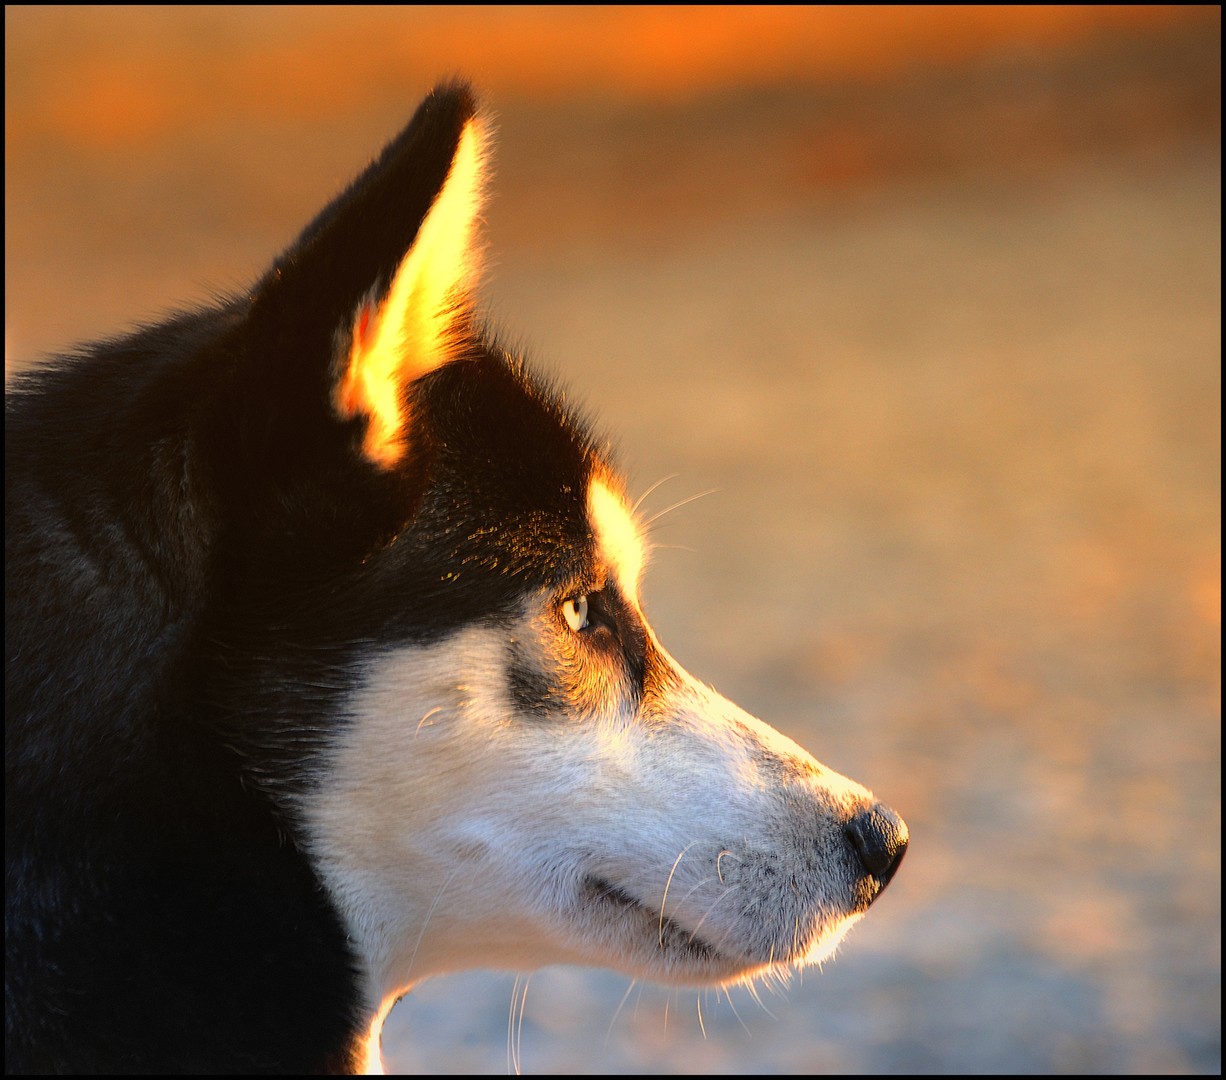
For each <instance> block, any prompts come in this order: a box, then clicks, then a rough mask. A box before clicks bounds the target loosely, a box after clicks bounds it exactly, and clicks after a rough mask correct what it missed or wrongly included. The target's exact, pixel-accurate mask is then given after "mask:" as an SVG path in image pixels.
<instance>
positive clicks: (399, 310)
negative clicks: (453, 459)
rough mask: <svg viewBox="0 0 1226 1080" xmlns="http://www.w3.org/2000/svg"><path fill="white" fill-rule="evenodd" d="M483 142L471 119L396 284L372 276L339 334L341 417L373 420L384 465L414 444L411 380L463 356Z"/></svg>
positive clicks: (370, 429) (374, 449)
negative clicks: (408, 413)
mask: <svg viewBox="0 0 1226 1080" xmlns="http://www.w3.org/2000/svg"><path fill="white" fill-rule="evenodd" d="M486 143H487V139H486V134H485V130H484V128H483V126H482V124H481V121H480V120H479V119H477V118H473V119H470V120H469V121H467V123H466V124H465V125H464V129H463V131H462V132H461V134H460V138H459V141H458V142H457V144H456V150H455V154H454V156H453V158H452V161H451V167H450V169H449V171H448V173H447V179H446V180H445V181H444V182H443V186H442V187H441V188H440V189H439V192H438V195H437V196H435V199H434V202H433V203H432V204H431V206H430V209H429V211H428V212H427V213H426V216H425V218H424V219H423V220H422V223H421V226H420V227H419V228H418V230H417V236H416V237H415V238H414V240H413V244H412V246H411V247H410V248H409V250H408V251H407V252H406V253H405V255H404V257H403V258H402V259H401V261H400V264H399V266H397V268H396V272H395V273H394V274H393V275H392V279H391V282H390V284H386V285H385V286H384V285H383V284H381V283H378V282H376V283H374V284H372V286H371V289H370V291H369V292H368V293H367V295H366V296H365V297H364V298H363V300H362V301H361V302H360V303H359V304H358V307H357V309H356V310H355V311H354V312H353V314H352V316H351V318H350V319H349V320H348V321H347V322H346V323H345V324H343V325H342V326H341V327H339V328H338V329H337V332H336V339H335V349H336V357H337V363H336V370H337V377H336V380H335V383H334V390H333V398H332V402H333V407H334V408H335V410H336V413H337V415H338V416H339V417H340V418H341V419H343V420H351V419H354V418H355V417H365V418H366V434H365V437H364V438H363V440H362V453H363V455H364V456H365V457H366V458H367V459H368V460H369V461H371V462H372V463H373V464H375V465H377V466H379V467H380V468H384V469H390V468H391V467H393V466H394V465H395V464H396V463H397V462H398V461H400V459H401V458H402V457H403V456H404V452H405V449H406V447H407V445H408V439H409V433H408V431H407V430H406V428H407V416H406V410H405V394H406V391H407V389H408V388H409V386H411V385H412V384H413V382H415V381H416V380H417V379H419V378H421V377H422V376H423V375H426V374H428V373H429V372H431V371H434V370H435V369H436V368H438V367H441V366H442V365H443V364H447V363H451V362H452V361H454V360H455V359H457V358H458V357H459V356H461V355H462V354H463V353H464V350H465V345H466V343H467V340H468V338H469V336H470V333H471V330H470V328H471V309H472V294H473V290H474V288H475V286H476V280H477V276H478V271H479V262H480V247H479V244H478V240H477V234H478V225H479V221H480V214H481V205H482V197H483V193H484V182H485V159H486Z"/></svg>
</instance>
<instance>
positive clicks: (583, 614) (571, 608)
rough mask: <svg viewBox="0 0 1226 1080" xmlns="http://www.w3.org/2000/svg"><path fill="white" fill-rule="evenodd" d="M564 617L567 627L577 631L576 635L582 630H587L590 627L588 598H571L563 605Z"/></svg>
mask: <svg viewBox="0 0 1226 1080" xmlns="http://www.w3.org/2000/svg"><path fill="white" fill-rule="evenodd" d="M562 615H563V616H564V617H565V619H566V625H567V626H569V627H570V628H571V629H572V630H573V631H575V633H576V634H577V633H578V632H579V631H580V630H583V629H585V628H586V627H587V626H588V621H587V597H586V596H574V597H571V599H569V600H567V601H566V602H565V603H564V604H563V605H562Z"/></svg>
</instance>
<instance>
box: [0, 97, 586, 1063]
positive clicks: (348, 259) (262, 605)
mask: <svg viewBox="0 0 1226 1080" xmlns="http://www.w3.org/2000/svg"><path fill="white" fill-rule="evenodd" d="M475 107H476V106H475V103H474V101H473V98H472V96H471V94H470V93H469V91H468V90H467V89H466V88H464V87H462V86H451V87H443V88H440V89H439V90H437V91H435V92H434V93H433V94H432V95H431V96H430V97H429V98H428V99H427V100H426V102H425V103H424V104H423V105H422V107H421V108H420V110H419V111H418V113H417V115H416V116H415V117H414V119H413V121H412V122H411V123H410V124H409V126H408V127H407V128H406V130H405V131H404V132H403V133H402V134H401V135H400V136H399V137H398V138H396V139H395V140H394V141H393V142H392V143H391V144H390V145H389V146H388V147H387V149H386V150H385V151H384V152H383V154H382V156H381V157H380V158H379V159H378V161H376V162H375V163H374V164H373V165H372V166H371V167H370V168H369V169H368V170H367V171H366V172H365V173H363V175H362V176H361V177H360V178H359V179H358V180H357V181H356V182H355V183H354V185H353V186H352V187H350V188H349V189H348V190H347V191H346V192H345V193H344V194H342V195H341V196H340V197H339V198H338V199H337V200H336V201H335V202H333V203H332V204H331V205H330V206H329V207H328V208H327V209H326V210H325V211H324V212H323V213H322V214H321V215H320V216H319V217H318V218H317V219H316V220H315V221H314V222H313V223H312V224H311V225H310V226H309V227H308V228H307V229H306V230H305V232H304V233H303V234H302V236H301V238H300V239H299V240H298V241H297V243H296V244H295V245H294V246H293V247H292V248H291V249H290V250H289V251H288V252H287V253H286V254H285V255H284V256H282V257H281V258H280V259H279V260H278V261H277V262H276V263H275V264H274V266H273V268H272V270H271V271H270V272H269V273H268V274H267V275H266V276H265V277H264V278H263V279H262V280H261V281H260V282H259V283H258V284H257V285H256V287H255V288H254V289H253V290H252V291H251V292H250V294H248V295H244V296H239V297H236V298H233V299H231V300H228V301H226V302H223V303H220V304H218V305H217V306H215V307H212V308H209V309H207V310H202V311H198V312H194V313H191V314H187V315H183V316H180V317H177V318H174V319H171V320H169V321H167V322H165V323H162V324H160V325H157V326H153V327H150V328H147V329H144V330H141V331H139V332H137V333H134V334H132V335H131V336H129V337H125V338H122V339H119V340H115V341H110V342H105V343H102V344H98V345H93V346H90V347H88V348H86V349H85V350H83V351H81V352H79V353H77V354H75V355H73V356H70V357H67V358H63V359H61V360H59V361H57V362H55V363H53V364H51V365H49V366H45V367H43V368H42V369H41V370H38V371H36V372H35V373H33V374H31V375H29V376H27V377H25V378H23V379H20V380H19V381H18V383H17V385H16V386H15V387H14V388H12V389H11V391H10V392H9V393H8V394H7V395H6V424H5V545H6V546H5V560H6V562H5V584H6V593H5V645H6V698H5V706H6V724H5V852H6V867H5V929H6V933H5V1022H6V1039H5V1066H6V1070H7V1071H10V1072H14V1071H16V1072H176V1071H199V1072H258V1071H289V1072H298V1073H305V1072H329V1071H332V1072H335V1071H346V1070H350V1069H352V1068H353V1067H354V1066H355V1065H356V1064H357V1060H356V1057H355V1054H356V1053H357V1051H358V1040H359V1039H360V1037H361V1036H363V1035H364V1034H365V1032H364V1025H365V1023H366V1022H367V1019H366V1018H364V1017H361V1016H360V1015H359V1013H358V1011H357V1006H358V987H357V982H356V974H355V958H354V957H353V956H352V955H351V953H350V950H349V947H348V945H347V943H346V938H345V933H344V930H343V928H342V926H341V922H340V919H339V917H338V915H337V913H336V911H335V910H334V909H333V907H332V906H331V904H330V902H329V900H328V898H327V897H326V895H325V893H324V891H323V889H322V887H321V885H320V882H319V880H318V879H317V877H316V875H315V872H314V871H313V869H312V867H311V865H310V862H309V860H308V858H307V856H306V854H305V852H304V851H303V849H302V838H301V836H300V833H299V829H298V825H297V823H296V821H295V818H294V813H293V812H292V809H291V800H290V799H289V796H290V795H292V794H293V793H294V792H296V791H300V790H302V788H303V786H304V785H306V784H308V783H309V782H310V777H311V766H312V761H313V759H314V758H315V755H317V754H318V752H319V749H320V747H321V746H322V745H323V744H324V742H325V740H326V738H327V737H328V736H329V734H330V731H331V729H332V727H333V725H335V724H338V723H341V722H343V721H342V720H341V714H342V710H341V708H340V702H341V699H342V697H343V695H344V694H345V692H346V691H347V690H348V689H349V688H350V687H351V686H352V685H353V681H354V678H355V675H354V672H355V665H356V663H357V661H358V659H359V658H360V657H361V656H364V655H368V654H369V652H370V650H371V649H373V648H377V647H381V646H383V645H386V644H389V643H394V642H397V641H428V640H431V639H435V638H438V637H439V636H441V635H443V634H445V633H447V632H448V631H449V630H451V629H454V628H455V627H457V626H459V625H460V624H461V623H466V622H471V621H474V620H479V619H493V618H499V617H502V616H505V615H507V614H509V613H510V612H512V611H513V610H514V609H515V608H516V605H517V603H518V602H519V600H520V599H521V598H522V597H523V596H524V595H525V594H526V593H527V592H528V591H529V590H532V589H536V588H539V587H541V586H551V587H553V586H557V587H560V586H561V585H563V584H564V583H566V582H568V581H572V580H575V579H576V578H577V576H578V575H580V574H581V573H583V572H584V565H585V563H586V561H587V560H588V559H589V558H590V556H591V543H592V541H591V537H590V535H589V531H588V528H587V525H586V513H585V505H584V499H585V496H586V489H587V480H588V478H589V476H590V475H591V470H592V469H593V468H594V467H596V465H597V463H598V462H599V461H600V460H601V453H600V452H599V450H598V448H597V447H596V446H595V445H594V442H593V440H592V438H591V436H590V435H589V434H588V433H587V432H586V430H585V429H584V427H583V425H582V424H581V423H579V422H578V421H577V420H576V419H575V418H574V417H573V416H571V415H570V414H569V413H568V412H567V411H566V410H565V409H564V408H563V406H562V405H561V404H560V401H559V398H558V397H557V396H556V395H555V394H553V393H551V392H550V390H549V389H548V388H547V387H543V386H541V385H540V384H538V383H537V382H534V381H533V380H532V379H531V378H530V377H529V375H528V374H527V373H526V372H525V370H524V369H523V367H522V366H521V365H520V364H519V363H518V362H517V361H514V360H512V359H510V358H509V357H508V356H507V354H506V353H504V352H503V350H502V349H500V348H499V347H498V346H497V345H496V343H494V342H493V341H492V340H491V339H490V338H489V337H488V336H487V334H486V333H485V331H483V330H482V329H481V328H479V327H477V326H476V325H475V324H472V323H471V322H468V323H467V324H466V325H467V327H468V330H467V335H466V337H467V341H466V344H465V346H464V348H465V350H466V358H465V359H464V360H463V361H461V362H457V363H453V364H449V365H447V366H445V367H444V368H442V369H440V370H438V371H436V372H434V373H433V374H430V375H428V376H426V377H424V378H423V379H421V380H420V381H419V383H418V384H417V385H415V386H414V387H413V388H412V390H411V392H410V400H409V401H408V402H407V403H406V404H407V406H408V408H409V412H410V415H411V417H412V433H411V438H410V440H409V449H408V452H407V453H406V455H405V456H404V458H403V459H402V460H401V461H400V462H399V463H398V464H397V465H396V467H395V468H392V469H390V470H388V469H380V468H377V467H375V466H373V465H371V464H370V463H369V462H368V461H366V460H365V459H364V458H363V457H362V455H361V454H360V452H359V449H360V445H361V439H362V435H363V423H362V421H361V420H360V419H358V420H352V421H341V420H339V419H338V418H337V416H336V414H335V412H334V411H333V408H332V405H331V401H332V396H331V395H332V387H333V381H334V380H335V378H336V377H337V372H336V370H335V364H334V335H335V334H336V331H337V328H338V327H340V326H342V325H345V323H346V320H347V319H349V318H351V317H352V313H353V311H354V309H355V308H356V306H357V305H358V303H359V301H360V300H361V298H362V297H363V296H364V295H366V294H367V293H368V291H369V290H370V289H371V288H372V286H375V287H383V288H385V287H386V286H387V285H388V283H389V281H390V278H391V276H392V274H393V272H394V270H395V268H396V265H397V263H398V261H399V260H400V258H401V256H402V255H403V253H404V251H405V250H406V249H407V248H408V247H409V246H410V245H411V243H412V241H413V238H414V236H415V235H416V233H417V230H418V228H419V226H420V223H421V221H422V218H423V216H424V215H425V213H426V211H427V210H428V209H429V207H430V205H431V203H432V201H433V199H434V198H435V195H436V193H437V192H438V190H439V187H440V185H441V184H442V182H443V179H444V177H445V176H446V172H447V167H448V165H449V163H450V161H451V157H452V154H453V152H454V149H455V146H456V143H457V139H458V138H459V134H460V131H461V129H462V127H463V125H464V123H465V122H466V121H467V120H468V119H469V118H470V117H471V116H472V115H473V113H474V109H475ZM464 318H465V319H467V316H464ZM458 582H462V584H463V588H460V587H458V586H457V583H458Z"/></svg>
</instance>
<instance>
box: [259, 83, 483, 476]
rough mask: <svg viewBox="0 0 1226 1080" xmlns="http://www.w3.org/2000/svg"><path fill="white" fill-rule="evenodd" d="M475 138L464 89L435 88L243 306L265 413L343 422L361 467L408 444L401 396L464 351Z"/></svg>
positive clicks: (476, 206)
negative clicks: (266, 395)
mask: <svg viewBox="0 0 1226 1080" xmlns="http://www.w3.org/2000/svg"><path fill="white" fill-rule="evenodd" d="M486 138H487V136H486V131H485V126H484V122H483V120H482V118H481V117H480V116H479V115H478V113H477V107H476V102H475V100H474V98H473V96H472V93H471V92H470V91H469V90H468V88H467V87H464V86H448V87H441V88H439V89H436V90H435V91H434V92H433V93H431V95H430V96H429V97H428V98H427V99H426V100H425V101H424V102H423V103H422V105H421V107H420V108H419V109H418V111H417V114H416V115H415V116H414V117H413V120H412V122H411V123H410V124H409V126H408V127H407V128H406V129H405V130H404V132H402V133H401V134H400V135H399V136H398V137H397V138H396V139H395V140H394V141H393V142H392V143H391V144H390V145H389V146H388V147H387V149H386V150H384V152H383V153H382V155H381V156H380V157H379V158H378V160H377V161H375V162H374V163H373V164H372V165H371V166H370V167H369V168H368V169H367V170H366V171H365V172H364V173H363V174H362V175H361V176H360V177H359V178H358V179H357V180H356V181H355V182H354V183H353V184H352V185H351V186H350V188H349V189H348V190H347V191H345V192H344V194H342V195H341V196H340V197H339V198H338V199H336V200H335V201H334V202H333V203H332V204H331V205H330V206H329V207H328V208H327V209H326V210H324V212H323V213H322V214H320V215H319V217H318V218H316V220H315V221H314V222H312V224H311V225H310V226H309V227H308V228H307V229H306V231H305V232H304V233H303V234H302V236H301V237H300V238H299V240H298V241H297V243H296V244H295V245H294V246H293V247H292V248H291V249H290V250H289V251H288V252H287V253H286V254H285V255H284V256H283V257H282V258H281V259H280V260H278V262H277V264H276V265H275V266H274V267H273V270H272V271H271V273H270V274H269V275H268V276H267V277H266V278H265V279H264V280H263V282H261V284H260V286H259V287H258V290H257V293H256V296H255V297H254V300H255V306H254V309H253V313H252V315H253V319H254V320H255V323H256V327H257V332H258V335H259V338H260V340H261V342H262V343H263V344H262V346H261V349H262V351H264V352H265V353H266V355H265V356H264V357H263V358H262V360H263V368H264V371H265V372H266V374H268V375H270V376H271V377H272V379H273V383H274V385H272V386H269V387H268V390H269V392H270V393H272V394H274V395H276V407H277V408H278V409H279V410H282V411H283V412H284V411H285V410H286V409H287V408H288V410H289V411H290V412H291V413H296V414H297V415H298V416H299V417H302V418H308V417H311V416H313V417H314V420H315V422H318V421H319V420H323V421H324V422H325V423H329V424H331V425H335V426H337V427H342V426H343V427H344V428H346V429H348V430H352V427H353V422H355V421H356V422H357V423H358V424H359V426H360V427H361V429H362V431H363V435H362V438H361V442H360V453H361V455H362V456H363V457H365V458H366V459H367V460H368V461H369V462H371V463H372V464H374V465H375V466H378V467H379V468H381V469H388V468H390V467H392V466H393V465H395V464H396V463H397V462H398V461H399V460H400V459H401V458H402V457H403V455H404V452H405V449H406V446H407V445H408V441H409V439H410V438H411V436H410V434H409V433H408V432H407V431H406V424H407V416H406V409H405V392H406V390H407V388H408V387H409V386H410V385H411V384H412V383H413V382H414V380H416V379H418V378H420V377H421V376H422V375H425V374H427V373H429V372H430V371H433V370H434V369H436V368H437V367H439V366H440V365H442V364H445V363H447V362H448V361H450V360H453V359H455V358H456V357H457V356H458V355H460V354H461V353H462V352H463V350H464V346H465V344H466V342H467V341H468V340H469V338H470V333H471V331H470V319H471V311H470V308H471V294H472V288H473V286H474V284H475V277H476V272H477V262H478V247H477V239H476V233H477V223H478V217H479V214H480V210H481V201H482V194H483V188H484V168H485V150H486ZM267 354H271V355H267ZM304 365H313V370H304ZM304 394H305V397H303V396H302V395H304ZM295 399H296V400H297V402H298V404H299V405H300V406H301V407H302V408H301V409H296V408H295V407H294V400H295ZM321 407H322V414H323V415H321ZM308 434H309V433H307V432H300V433H299V435H300V436H305V435H308Z"/></svg>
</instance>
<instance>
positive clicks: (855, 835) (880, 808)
mask: <svg viewBox="0 0 1226 1080" xmlns="http://www.w3.org/2000/svg"><path fill="white" fill-rule="evenodd" d="M843 831H844V832H845V833H847V839H848V840H850V841H851V846H852V847H853V848H855V849H856V854H857V855H859V856H860V862H861V863H863V865H864V869H865V870H867V871H868V872H869V873H870V874H872V875H873V877H875V878H876V879H877V881H878V882H879V883H880V885H881V887H882V888H885V886H886V884H887V883H888V882H889V880H890V878H892V877H893V876H894V871H895V870H897V869H898V864H899V863H900V862H902V857H903V855H905V854H906V852H907V823H906V822H905V821H903V819H902V818H900V817H899V816H898V815H897V814H896V813H894V811H893V810H891V809H890V808H889V807H888V806H886V805H885V803H876V804H874V805H873V806H870V807H869V808H868V809H867V810H861V811H860V812H859V813H858V814H856V815H855V817H853V818H852V819H851V820H850V821H849V822H848V823H847V824H846V825H844V826H843Z"/></svg>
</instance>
